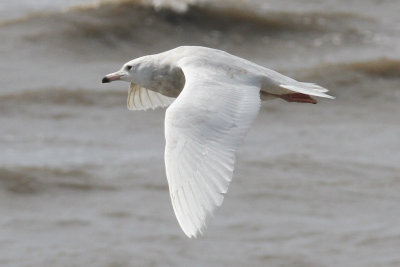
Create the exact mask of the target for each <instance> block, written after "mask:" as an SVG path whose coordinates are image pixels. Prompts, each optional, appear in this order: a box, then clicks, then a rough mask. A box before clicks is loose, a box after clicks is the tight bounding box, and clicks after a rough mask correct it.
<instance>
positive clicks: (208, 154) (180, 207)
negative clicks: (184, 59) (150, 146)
mask: <svg viewBox="0 0 400 267" xmlns="http://www.w3.org/2000/svg"><path fill="white" fill-rule="evenodd" d="M205 64H206V63H204V62H202V63H201V64H199V63H186V64H185V63H181V64H180V66H181V68H182V70H183V72H184V74H185V79H186V83H185V87H184V89H183V90H182V92H181V94H180V95H179V96H178V98H177V99H176V100H175V102H174V103H173V104H172V105H171V106H170V107H169V108H168V109H167V112H166V115H165V138H166V147H165V165H166V173H167V179H168V184H169V189H170V195H171V201H172V206H173V208H174V211H175V215H176V217H177V219H178V222H179V224H180V226H181V228H182V229H183V231H184V232H185V234H186V235H187V236H189V237H197V236H198V235H199V234H202V233H203V230H204V228H205V226H206V222H207V219H208V217H209V216H210V215H211V214H212V213H213V211H214V210H215V209H216V208H217V207H218V206H220V205H221V203H222V201H223V198H224V194H225V193H226V192H227V190H228V186H229V183H230V181H231V179H232V175H233V168H234V162H235V152H236V150H237V149H238V147H239V145H240V144H241V142H242V140H243V138H244V136H245V134H246V132H247V131H248V129H249V128H250V125H251V124H252V122H253V121H254V119H255V117H256V115H257V113H258V110H259V106H260V96H259V91H260V86H259V85H257V84H251V82H250V81H246V80H245V79H243V77H240V75H237V74H235V75H232V73H229V70H223V69H217V68H215V67H212V66H209V65H205Z"/></svg>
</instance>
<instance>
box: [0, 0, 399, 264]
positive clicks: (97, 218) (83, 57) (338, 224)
mask: <svg viewBox="0 0 400 267" xmlns="http://www.w3.org/2000/svg"><path fill="white" fill-rule="evenodd" d="M398 14H400V5H399V2H398V1H397V0H350V1H349V0H300V1H299V0H283V1H272V0H268V1H262V0H248V1H244V0H243V1H239V0H238V1H206V0H202V1H200V0H199V1H196V0H187V1H183V0H182V1H178V0H175V1H162V0H154V1H134V0H124V1H123V0H120V1H117V0H114V1H95V2H94V1H92V0H73V1H67V0H53V1H49V0H40V1H29V0H21V1H13V0H2V1H1V3H0V40H1V41H0V54H1V60H0V265H1V266H305V267H311V266H400V205H399V203H400V16H399V15H398ZM179 45H203V46H210V47H214V48H219V49H223V50H226V51H228V52H230V53H233V54H236V55H238V56H241V57H244V58H247V59H249V60H252V61H254V62H256V63H258V64H261V65H263V66H266V67H269V68H273V69H275V70H278V71H281V72H283V73H285V74H287V75H290V76H292V77H294V78H296V79H298V80H301V81H309V82H316V83H318V84H320V85H322V86H324V87H326V88H329V89H330V90H331V93H332V95H335V96H336V97H337V99H336V100H334V101H329V100H321V101H320V103H319V104H317V105H306V104H293V103H290V104H289V103H286V102H283V101H280V100H274V101H271V102H266V103H264V104H263V106H262V109H261V112H260V114H259V117H258V119H257V121H256V123H255V125H254V127H253V128H252V129H251V131H250V133H249V134H248V136H247V138H246V140H245V142H244V144H243V146H242V148H241V150H240V152H239V153H238V159H237V165H236V171H235V175H234V179H233V182H232V184H231V187H230V190H229V193H228V194H227V196H226V198H225V201H224V204H223V206H222V207H221V208H220V209H219V210H218V211H217V214H216V216H215V217H214V218H213V219H212V220H211V223H210V225H209V227H208V229H207V231H206V235H205V237H203V238H200V239H198V240H189V239H187V238H186V237H185V236H184V234H183V233H182V231H181V230H180V228H179V226H178V224H177V222H176V219H175V216H174V214H173V210H172V206H171V204H170V201H169V193H168V187H167V182H166V179H165V174H164V161H163V149H164V135H163V120H164V110H156V111H149V112H130V111H128V110H127V109H126V97H127V90H128V88H127V87H128V84H126V83H113V84H110V85H109V84H107V85H102V84H101V83H100V81H101V78H102V77H103V75H104V74H107V73H109V72H112V71H115V70H117V69H118V68H119V67H120V66H121V65H122V63H124V62H126V61H128V60H130V59H132V58H135V57H139V56H142V55H145V54H151V53H158V52H162V51H165V50H167V49H171V48H174V47H176V46H179Z"/></svg>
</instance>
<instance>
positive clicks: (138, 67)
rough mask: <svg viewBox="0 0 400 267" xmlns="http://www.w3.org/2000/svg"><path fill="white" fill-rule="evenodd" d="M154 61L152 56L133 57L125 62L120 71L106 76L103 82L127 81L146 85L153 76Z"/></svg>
mask: <svg viewBox="0 0 400 267" xmlns="http://www.w3.org/2000/svg"><path fill="white" fill-rule="evenodd" d="M153 65H154V61H153V60H151V58H150V56H144V57H140V58H136V59H133V60H131V61H129V62H127V63H125V64H124V65H123V66H122V68H121V69H120V70H119V71H116V72H113V73H110V74H107V75H106V76H104V78H103V80H102V81H101V82H102V83H110V82H113V81H125V82H131V83H136V84H139V85H142V86H146V85H147V84H148V83H149V82H150V81H151V78H152V75H153V70H154V66H153Z"/></svg>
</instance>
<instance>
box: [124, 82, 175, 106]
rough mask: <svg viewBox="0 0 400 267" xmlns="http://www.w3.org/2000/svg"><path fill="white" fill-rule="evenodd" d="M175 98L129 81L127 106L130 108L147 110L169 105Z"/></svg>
mask: <svg viewBox="0 0 400 267" xmlns="http://www.w3.org/2000/svg"><path fill="white" fill-rule="evenodd" d="M174 100H175V98H173V97H168V96H165V95H162V94H159V93H156V92H154V91H151V90H148V89H146V88H143V87H141V86H140V85H138V84H135V83H131V86H130V88H129V92H128V100H127V106H128V109H130V110H147V109H150V108H151V109H155V108H157V107H167V106H169V105H170V104H171V103H172V102H173V101H174Z"/></svg>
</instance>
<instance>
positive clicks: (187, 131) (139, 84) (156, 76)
mask: <svg viewBox="0 0 400 267" xmlns="http://www.w3.org/2000/svg"><path fill="white" fill-rule="evenodd" d="M117 80H122V81H126V82H130V83H131V86H130V89H129V95H128V108H129V109H130V110H146V109H150V108H151V109H154V108H157V107H166V106H169V107H168V109H167V111H166V113H165V139H166V146H165V169H166V174H167V180H168V185H169V192H170V196H171V201H172V206H173V209H174V211H175V215H176V218H177V219H178V222H179V225H180V226H181V228H182V230H183V232H185V234H186V235H187V236H188V237H197V236H198V235H201V234H203V232H204V229H205V227H206V223H207V219H208V218H209V217H210V215H211V214H212V213H213V212H214V210H215V209H216V208H217V207H219V206H220V205H221V204H222V201H223V199H224V194H226V192H227V191H228V186H229V183H230V181H231V180H232V175H233V169H234V163H235V152H236V151H237V150H238V148H239V146H240V144H241V142H242V140H243V138H244V136H245V134H246V133H247V131H248V130H249V128H250V126H251V124H252V123H253V121H254V119H255V118H256V116H257V113H258V110H259V108H260V102H261V101H264V100H269V99H273V98H281V99H284V100H286V101H288V102H300V103H313V104H315V103H317V101H316V100H315V99H313V98H312V96H317V97H325V98H333V97H332V96H330V95H327V94H325V93H326V92H327V91H328V90H327V89H325V88H323V87H321V86H319V85H316V84H314V83H303V82H298V81H296V80H294V79H292V78H289V77H287V76H284V75H282V74H280V73H278V72H275V71H273V70H270V69H267V68H265V67H262V66H259V65H257V64H255V63H253V62H250V61H248V60H245V59H242V58H240V57H237V56H234V55H231V54H228V53H226V52H224V51H221V50H217V49H211V48H206V47H200V46H182V47H177V48H175V49H172V50H169V51H166V52H163V53H160V54H156V55H148V56H144V57H140V58H137V59H133V60H131V61H129V62H127V63H126V64H124V65H123V67H122V68H121V69H120V70H119V71H117V72H114V73H111V74H108V75H106V76H105V77H104V78H103V80H102V82H103V83H108V82H112V81H117Z"/></svg>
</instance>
